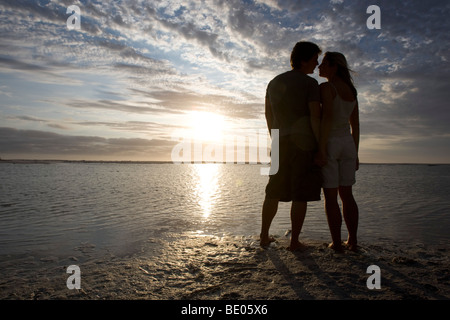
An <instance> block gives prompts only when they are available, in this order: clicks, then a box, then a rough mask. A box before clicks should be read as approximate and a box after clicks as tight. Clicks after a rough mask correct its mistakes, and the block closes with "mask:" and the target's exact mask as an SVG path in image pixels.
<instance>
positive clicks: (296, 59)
mask: <svg viewBox="0 0 450 320" xmlns="http://www.w3.org/2000/svg"><path fill="white" fill-rule="evenodd" d="M321 52H322V50H321V49H320V48H319V46H318V45H317V44H315V43H312V42H308V41H300V42H297V43H296V44H295V46H294V49H292V53H291V67H292V68H293V69H298V68H300V67H301V66H302V63H301V62H302V61H304V62H306V61H309V60H311V58H312V57H314V55H316V54H320V53H321Z"/></svg>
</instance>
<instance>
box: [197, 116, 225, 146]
mask: <svg viewBox="0 0 450 320" xmlns="http://www.w3.org/2000/svg"><path fill="white" fill-rule="evenodd" d="M190 126H191V128H190V129H191V130H192V138H193V139H194V140H196V141H203V142H222V140H223V137H224V129H225V120H224V118H223V117H222V116H221V115H218V114H215V113H209V112H197V111H196V112H193V113H192V114H191V120H190Z"/></svg>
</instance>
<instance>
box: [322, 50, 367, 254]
mask: <svg viewBox="0 0 450 320" xmlns="http://www.w3.org/2000/svg"><path fill="white" fill-rule="evenodd" d="M319 75H320V76H321V77H324V78H327V79H328V82H325V83H322V84H321V85H320V95H321V103H322V124H321V139H320V152H321V154H322V159H323V160H324V161H326V164H325V165H324V166H323V167H322V176H323V185H322V186H323V191H324V195H325V211H326V215H327V220H328V226H329V228H330V232H331V238H332V240H333V242H332V243H331V244H330V247H331V248H333V249H335V250H336V251H342V249H343V248H342V244H341V225H342V217H341V211H340V208H339V204H338V199H337V196H338V194H339V196H340V198H341V200H342V206H343V216H344V220H345V223H346V226H347V230H348V239H347V241H346V242H345V245H346V246H347V247H348V248H349V249H350V250H353V251H356V249H357V230H358V218H359V212H358V205H357V204H356V201H355V199H354V197H353V193H352V185H353V184H355V182H356V179H355V171H356V170H358V167H359V160H358V148H359V110H358V109H359V108H358V100H357V91H356V89H355V86H354V84H353V80H352V77H351V75H350V70H349V68H348V65H347V60H346V58H345V56H344V55H343V54H341V53H339V52H327V53H325V56H324V58H323V60H322V63H321V65H320V66H319Z"/></svg>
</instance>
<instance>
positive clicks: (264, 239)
mask: <svg viewBox="0 0 450 320" xmlns="http://www.w3.org/2000/svg"><path fill="white" fill-rule="evenodd" d="M275 241H276V240H275V238H274V237H271V236H267V237H260V239H259V245H260V246H261V247H267V246H269V245H270V244H271V243H272V242H275Z"/></svg>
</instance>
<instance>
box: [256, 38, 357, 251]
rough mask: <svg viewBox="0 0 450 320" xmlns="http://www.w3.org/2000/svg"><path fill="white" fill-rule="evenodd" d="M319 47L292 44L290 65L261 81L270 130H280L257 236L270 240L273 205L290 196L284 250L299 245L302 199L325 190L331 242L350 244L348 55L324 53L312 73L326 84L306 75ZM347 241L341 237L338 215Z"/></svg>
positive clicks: (352, 154)
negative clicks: (274, 169)
mask: <svg viewBox="0 0 450 320" xmlns="http://www.w3.org/2000/svg"><path fill="white" fill-rule="evenodd" d="M320 53H321V49H320V48H319V47H318V46H317V45H316V44H314V43H311V42H306V41H301V42H298V43H297V44H296V45H295V46H294V49H293V50H292V53H291V66H292V70H291V71H288V72H285V73H283V74H280V75H278V76H276V77H275V78H274V79H273V80H272V81H270V83H269V85H268V86H267V92H266V102H265V113H266V120H267V126H268V129H269V132H271V130H272V129H278V130H279V155H278V156H279V169H278V172H277V173H276V174H274V175H271V176H270V177H269V182H268V184H267V186H266V197H265V200H264V204H263V209H262V225H261V235H260V242H261V245H262V246H267V245H269V244H270V243H271V242H273V241H275V239H274V238H273V237H271V236H270V235H269V229H270V225H271V223H272V220H273V218H274V217H275V215H276V212H277V210H278V203H279V202H280V201H282V202H291V201H292V206H291V213H290V214H291V225H292V233H291V242H290V246H289V249H290V250H298V249H301V248H303V244H301V243H300V241H299V239H298V238H299V235H300V232H301V229H302V226H303V221H304V219H305V216H306V209H307V203H308V202H309V201H318V200H320V194H321V188H323V191H324V195H325V212H326V216H327V220H328V225H329V228H330V233H331V238H332V243H331V244H330V247H331V248H333V249H334V250H336V251H342V250H343V246H346V247H348V248H349V249H350V250H356V248H357V229H358V216H359V214H358V206H357V204H356V202H355V199H354V197H353V194H352V185H353V184H354V183H355V181H356V180H355V172H356V170H358V166H359V161H358V147H359V111H358V101H357V98H356V96H357V92H356V89H355V87H354V85H353V81H352V78H351V75H350V70H349V68H348V65H347V61H346V59H345V57H344V55H342V54H341V53H338V52H327V53H325V56H324V58H323V60H322V63H321V65H320V66H319V75H320V76H321V77H324V78H327V80H328V82H325V83H322V84H321V85H320V86H319V84H318V82H317V81H316V80H315V79H314V78H312V77H310V76H308V74H312V73H313V72H314V69H315V68H316V66H317V65H318V64H319V63H318V57H319V55H320ZM338 195H339V196H340V198H341V200H342V204H343V216H344V220H345V223H346V226H347V229H348V239H347V241H346V242H345V243H344V244H343V243H342V241H341V225H342V216H341V210H340V207H339V204H338Z"/></svg>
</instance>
